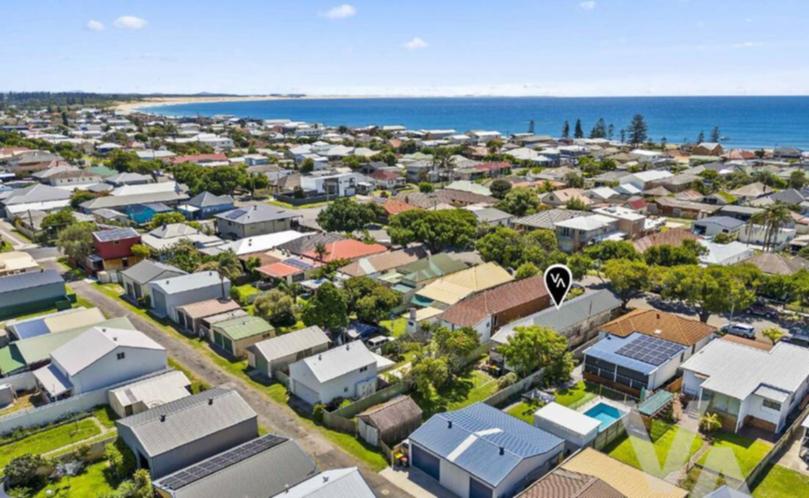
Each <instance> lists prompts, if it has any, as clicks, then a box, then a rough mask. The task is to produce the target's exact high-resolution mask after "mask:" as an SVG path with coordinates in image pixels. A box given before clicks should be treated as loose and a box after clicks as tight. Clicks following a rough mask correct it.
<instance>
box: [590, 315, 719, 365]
mask: <svg viewBox="0 0 809 498" xmlns="http://www.w3.org/2000/svg"><path fill="white" fill-rule="evenodd" d="M600 330H601V335H602V336H605V335H606V334H611V335H614V336H618V337H626V336H628V335H630V334H633V333H635V332H638V333H640V334H645V335H648V336H652V337H658V338H660V339H664V340H667V341H670V342H673V343H675V344H680V345H682V346H685V347H686V348H687V349H686V350H685V356H684V357H683V359H684V360H686V359H688V358H689V357H691V355H692V354H694V353H696V352H697V351H699V350H700V349H702V348H703V347H705V345H706V344H708V343H709V342H711V340H713V338H714V334H715V332H716V327H713V326H711V325H708V324H707V323H704V322H701V321H699V320H690V319H688V318H683V317H681V316H679V315H675V314H673V313H666V312H665V311H659V310H654V309H651V310H642V309H638V310H633V311H630V312H629V313H627V314H625V315H622V316H619V317H618V318H616V319H615V320H612V321H610V322H607V323H605V324H604V325H602V326H601V328H600Z"/></svg>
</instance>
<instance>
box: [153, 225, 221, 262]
mask: <svg viewBox="0 0 809 498" xmlns="http://www.w3.org/2000/svg"><path fill="white" fill-rule="evenodd" d="M183 240H187V241H189V242H191V243H192V244H194V246H195V247H196V248H197V249H200V250H208V249H210V248H212V247H216V246H221V245H222V244H224V243H225V241H223V240H222V239H220V238H219V237H217V236H215V235H207V234H204V233H202V232H200V231H199V230H198V229H196V228H194V227H192V226H190V225H186V224H185V223H169V224H166V225H162V226H160V227H157V228H155V229H154V230H151V231H149V232H147V233H145V234H143V235H142V236H141V243H142V244H143V245H145V246H146V247H148V248H149V249H152V250H153V251H154V252H156V253H158V255H159V254H160V253H161V251H164V250H166V249H169V248H171V247H172V246H174V245H175V244H178V243H180V242H181V241H183Z"/></svg>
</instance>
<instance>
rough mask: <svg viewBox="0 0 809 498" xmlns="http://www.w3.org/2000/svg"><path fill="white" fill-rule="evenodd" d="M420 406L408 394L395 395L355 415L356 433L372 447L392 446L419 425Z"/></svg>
mask: <svg viewBox="0 0 809 498" xmlns="http://www.w3.org/2000/svg"><path fill="white" fill-rule="evenodd" d="M421 416H422V411H421V407H419V405H418V404H416V402H415V401H413V398H411V397H410V396H402V395H400V396H396V397H395V398H393V399H391V400H388V401H386V402H385V403H382V404H380V405H377V406H372V407H371V408H369V409H367V410H365V411H364V412H362V413H360V414H359V415H357V435H358V436H359V437H360V439H362V440H363V441H365V442H366V443H368V444H369V445H371V446H373V447H379V446H380V445H381V444H380V443H384V444H385V445H387V446H388V447H389V448H392V447H393V446H395V445H396V444H397V443H399V442H400V441H402V440H403V439H405V438H406V437H407V436H408V435H409V434H410V433H411V432H413V431H414V430H416V429H418V427H419V426H420V425H421Z"/></svg>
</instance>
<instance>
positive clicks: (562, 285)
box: [545, 265, 573, 309]
mask: <svg viewBox="0 0 809 498" xmlns="http://www.w3.org/2000/svg"><path fill="white" fill-rule="evenodd" d="M572 285H573V273H572V272H571V271H570V268H568V267H567V266H566V265H551V266H549V267H548V269H547V270H545V288H546V289H547V290H548V294H550V295H551V299H552V300H553V304H554V306H556V309H559V307H560V306H562V303H563V302H564V301H565V297H566V296H567V293H568V291H569V290H570V287H571V286H572Z"/></svg>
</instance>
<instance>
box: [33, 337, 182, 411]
mask: <svg viewBox="0 0 809 498" xmlns="http://www.w3.org/2000/svg"><path fill="white" fill-rule="evenodd" d="M50 357H51V361H50V364H48V365H47V366H44V367H42V368H39V369H37V370H34V377H36V380H37V385H38V386H39V388H40V389H41V390H42V393H43V394H44V395H45V396H47V398H48V399H49V400H51V401H54V400H57V399H62V398H67V397H70V396H76V395H78V394H82V393H86V392H90V391H95V390H96V389H102V388H105V387H109V386H112V385H115V384H119V383H121V382H125V381H127V380H134V379H137V378H139V377H143V376H144V375H148V374H151V373H155V372H159V371H161V370H165V369H166V365H167V355H166V349H165V348H164V347H163V346H161V345H160V344H158V343H156V342H155V341H153V340H152V339H150V338H148V337H147V336H146V335H145V334H144V333H142V332H139V331H137V330H128V329H112V328H106V327H92V328H90V329H88V330H87V331H85V332H84V333H82V334H81V335H79V336H77V337H76V338H75V339H73V340H71V341H70V342H68V343H66V344H64V345H62V346H60V347H59V348H57V349H56V350H54V351H53V352H52V353H51V354H50Z"/></svg>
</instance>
